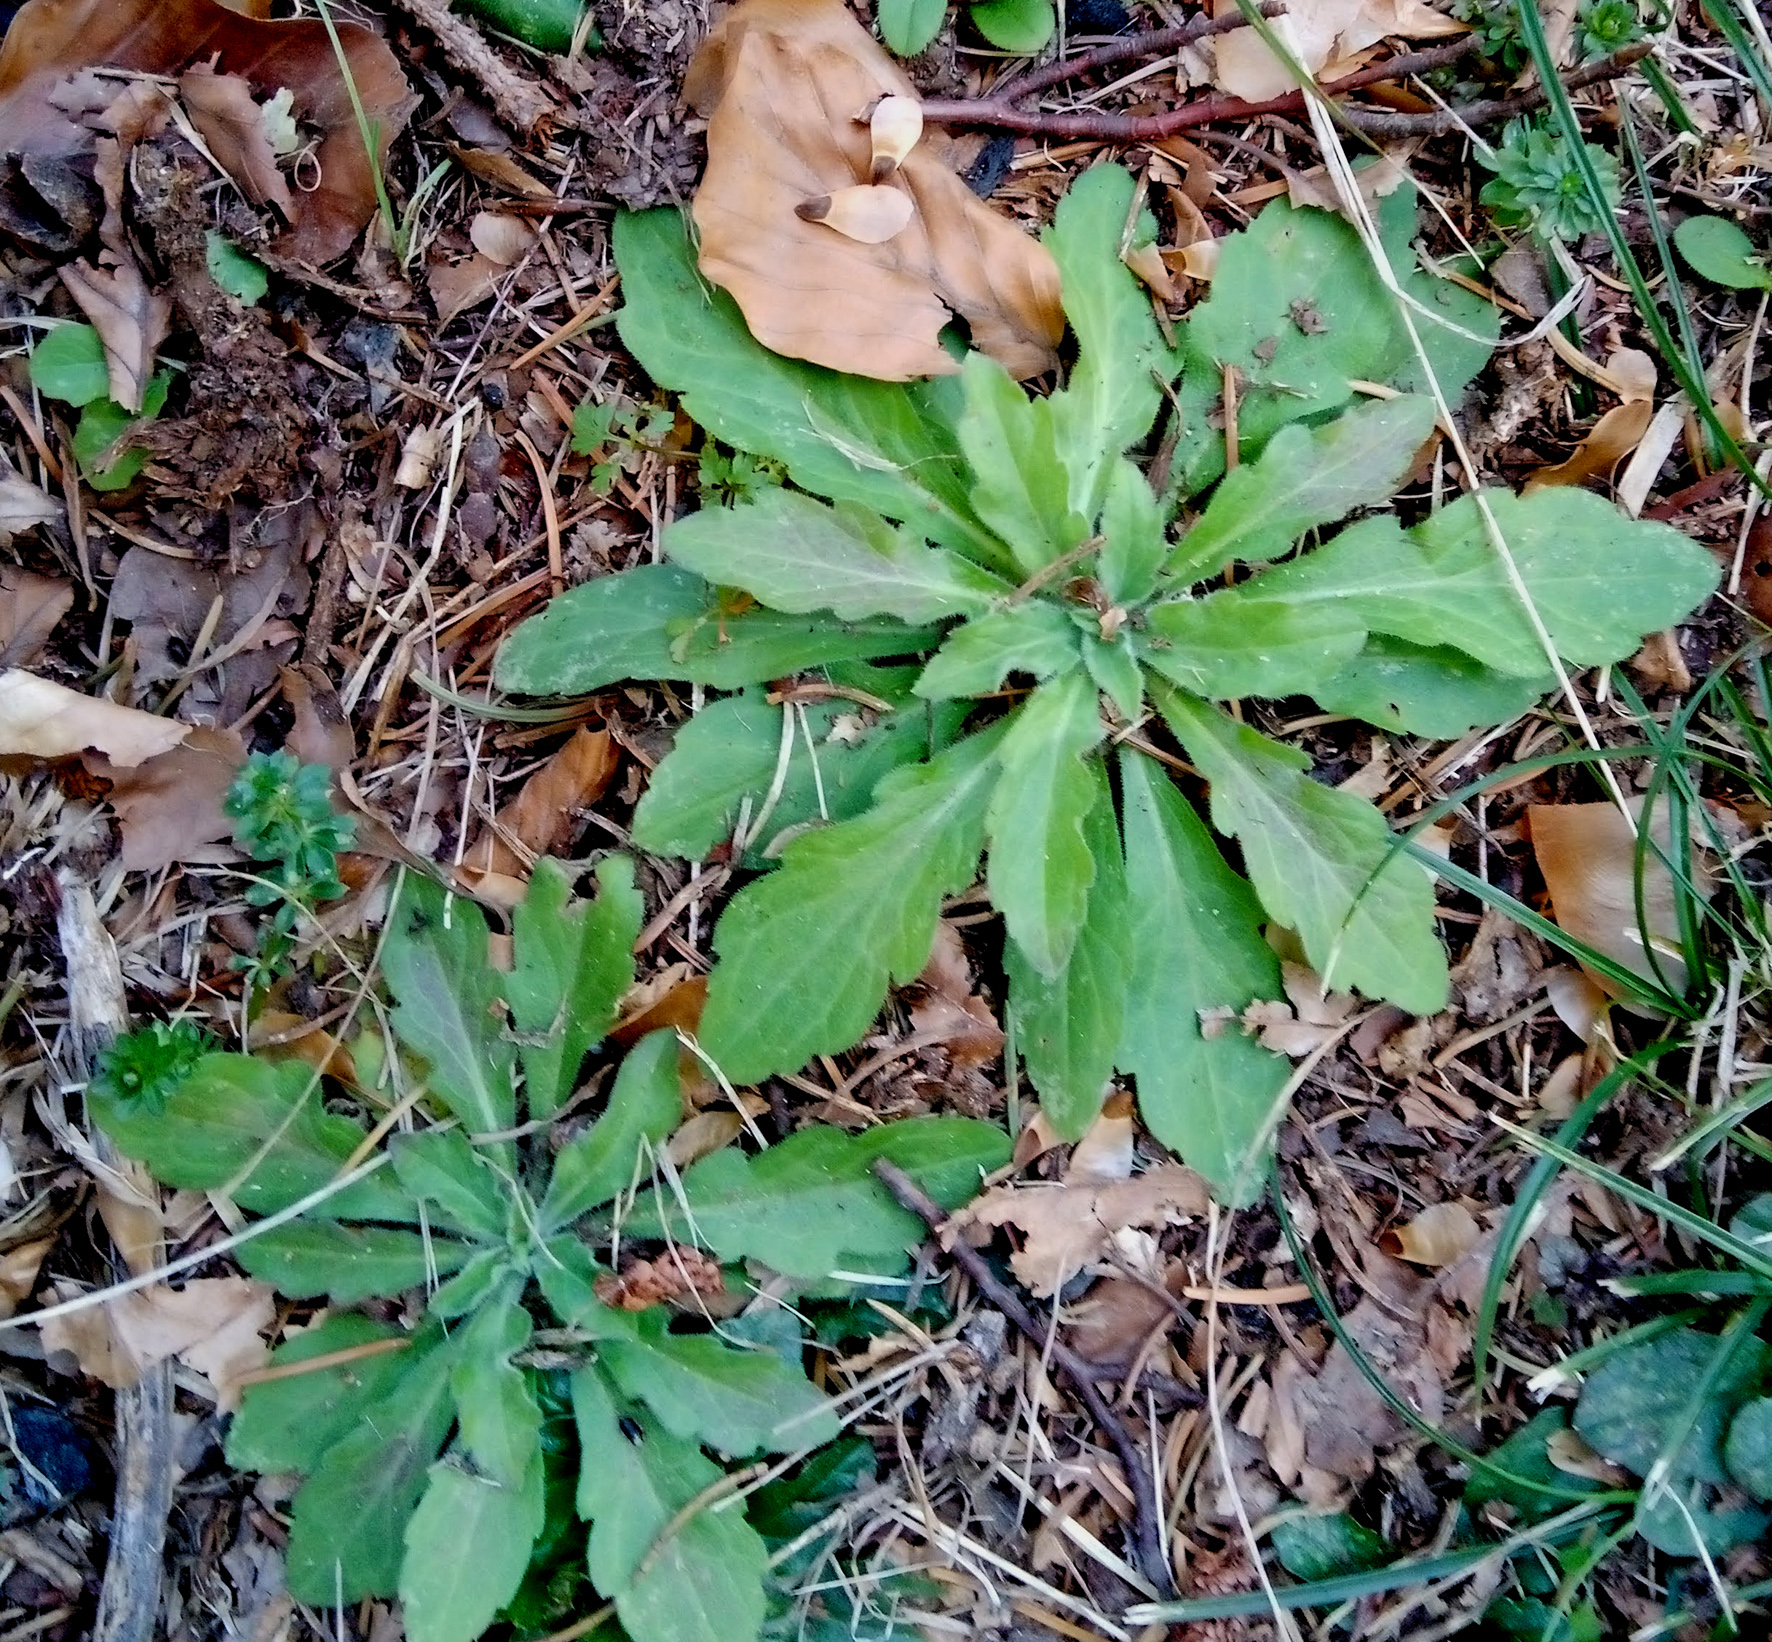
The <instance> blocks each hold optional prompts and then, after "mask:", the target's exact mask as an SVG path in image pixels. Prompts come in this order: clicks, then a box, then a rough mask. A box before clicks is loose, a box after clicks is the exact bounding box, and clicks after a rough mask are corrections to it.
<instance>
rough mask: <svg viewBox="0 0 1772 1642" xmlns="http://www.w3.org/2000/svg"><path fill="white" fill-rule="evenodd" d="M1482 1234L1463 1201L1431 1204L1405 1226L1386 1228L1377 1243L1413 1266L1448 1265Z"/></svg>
mask: <svg viewBox="0 0 1772 1642" xmlns="http://www.w3.org/2000/svg"><path fill="white" fill-rule="evenodd" d="M1482 1235H1483V1228H1482V1227H1481V1226H1479V1225H1478V1224H1477V1220H1476V1216H1475V1215H1473V1214H1472V1213H1471V1212H1470V1210H1469V1209H1467V1208H1466V1207H1465V1206H1464V1205H1463V1204H1462V1203H1433V1204H1430V1205H1429V1206H1428V1207H1427V1208H1425V1209H1423V1210H1422V1211H1421V1213H1420V1214H1418V1215H1416V1217H1415V1218H1414V1219H1413V1220H1411V1221H1409V1222H1408V1223H1407V1224H1406V1225H1402V1226H1396V1227H1393V1228H1392V1229H1391V1230H1390V1231H1387V1232H1386V1233H1385V1234H1384V1236H1383V1237H1381V1238H1380V1239H1379V1240H1378V1246H1379V1247H1380V1248H1381V1249H1383V1250H1384V1252H1385V1253H1386V1254H1394V1255H1396V1256H1397V1257H1398V1258H1399V1259H1402V1260H1407V1261H1408V1262H1409V1263H1410V1265H1412V1266H1449V1265H1451V1264H1452V1263H1453V1261H1455V1260H1458V1259H1460V1258H1462V1256H1463V1255H1464V1254H1465V1253H1466V1252H1468V1250H1469V1249H1470V1247H1471V1245H1472V1244H1474V1243H1475V1242H1476V1241H1477V1239H1478V1238H1479V1237H1481V1236H1482Z"/></svg>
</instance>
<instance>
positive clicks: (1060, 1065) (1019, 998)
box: [1003, 761, 1135, 1140]
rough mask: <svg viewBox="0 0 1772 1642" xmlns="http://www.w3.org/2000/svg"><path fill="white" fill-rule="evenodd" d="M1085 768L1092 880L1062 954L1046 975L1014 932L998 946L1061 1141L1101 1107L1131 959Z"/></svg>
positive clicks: (1098, 774)
mask: <svg viewBox="0 0 1772 1642" xmlns="http://www.w3.org/2000/svg"><path fill="white" fill-rule="evenodd" d="M1091 769H1092V773H1093V778H1094V780H1095V782H1096V783H1097V787H1098V791H1097V795H1096V799H1095V802H1094V803H1093V804H1092V805H1091V806H1090V808H1089V813H1088V816H1087V817H1086V818H1085V820H1084V822H1083V838H1084V841H1085V842H1086V843H1087V844H1088V846H1089V853H1090V855H1091V857H1092V858H1093V859H1094V862H1095V881H1094V882H1093V883H1092V884H1091V885H1090V886H1089V910H1088V911H1087V912H1086V913H1085V914H1084V917H1083V924H1082V927H1081V928H1080V929H1079V930H1078V931H1077V941H1076V945H1075V946H1073V947H1072V948H1071V956H1070V961H1069V962H1068V963H1067V964H1065V966H1064V968H1063V969H1062V970H1060V971H1059V973H1058V974H1057V975H1055V976H1053V977H1051V978H1050V979H1048V978H1047V977H1046V976H1044V975H1042V974H1041V973H1040V972H1039V971H1038V970H1037V969H1035V968H1034V966H1033V965H1032V964H1030V963H1029V962H1028V961H1027V959H1026V958H1024V957H1023V956H1022V953H1021V949H1020V948H1019V947H1018V946H1016V944H1015V943H1014V942H1013V941H1010V942H1006V943H1005V944H1004V947H1003V968H1004V971H1005V973H1006V974H1007V975H1008V977H1009V1007H1010V1009H1011V1011H1012V1012H1013V1014H1014V1017H1015V1039H1016V1044H1017V1045H1018V1047H1019V1048H1020V1050H1021V1055H1022V1059H1023V1060H1024V1061H1026V1063H1027V1069H1028V1076H1029V1077H1031V1078H1032V1079H1033V1081H1034V1087H1035V1088H1036V1089H1038V1090H1039V1091H1040V1110H1041V1111H1042V1112H1044V1113H1045V1114H1046V1118H1047V1120H1048V1121H1049V1122H1050V1123H1051V1124H1052V1126H1053V1128H1054V1129H1055V1130H1056V1131H1057V1133H1058V1134H1059V1136H1060V1137H1061V1138H1062V1139H1065V1140H1076V1139H1079V1138H1080V1137H1081V1136H1082V1134H1083V1131H1084V1130H1085V1129H1087V1128H1088V1127H1089V1125H1090V1123H1091V1122H1093V1121H1094V1119H1095V1116H1096V1114H1097V1113H1098V1112H1100V1110H1101V1102H1102V1097H1103V1096H1104V1094H1105V1093H1106V1091H1107V1085H1108V1079H1109V1078H1110V1077H1112V1076H1113V1070H1114V1057H1115V1053H1116V1051H1117V1050H1118V1049H1119V1047H1120V1039H1121V1032H1122V1029H1123V1027H1124V1024H1125V1015H1126V1002H1127V988H1128V984H1129V981H1130V978H1131V976H1132V972H1133V963H1134V961H1135V956H1134V947H1133V944H1132V936H1131V924H1130V921H1129V915H1130V908H1129V906H1128V903H1127V898H1126V864H1125V861H1124V860H1123V858H1122V856H1121V853H1120V834H1119V830H1118V828H1117V827H1116V826H1115V823H1114V803H1113V798H1112V795H1111V794H1110V793H1109V792H1108V791H1107V770H1106V768H1105V767H1104V766H1103V765H1102V764H1101V763H1100V762H1099V761H1091Z"/></svg>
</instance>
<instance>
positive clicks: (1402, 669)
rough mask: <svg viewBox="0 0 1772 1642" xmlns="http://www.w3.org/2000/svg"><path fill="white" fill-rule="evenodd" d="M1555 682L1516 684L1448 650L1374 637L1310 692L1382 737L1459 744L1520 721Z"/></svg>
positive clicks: (1517, 681) (1529, 680) (1548, 678)
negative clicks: (1477, 731)
mask: <svg viewBox="0 0 1772 1642" xmlns="http://www.w3.org/2000/svg"><path fill="white" fill-rule="evenodd" d="M1555 683H1556V680H1555V679H1554V678H1552V677H1551V676H1550V675H1549V674H1546V675H1545V676H1544V677H1543V678H1517V677H1515V676H1514V675H1513V674H1512V673H1498V672H1496V671H1495V669H1494V668H1493V667H1485V666H1484V665H1483V664H1482V663H1481V662H1480V661H1477V660H1475V659H1473V658H1472V657H1470V656H1467V655H1465V654H1464V652H1463V651H1462V650H1453V649H1449V648H1447V647H1445V646H1440V647H1438V648H1433V649H1430V648H1428V647H1426V646H1424V645H1419V644H1411V643H1409V641H1408V640H1407V639H1399V638H1392V637H1391V636H1390V635H1389V634H1388V633H1372V634H1369V635H1368V636H1367V639H1366V644H1365V647H1364V648H1363V649H1362V650H1361V651H1360V653H1359V654H1358V655H1357V656H1355V657H1354V658H1353V659H1352V660H1351V661H1349V662H1348V663H1347V664H1346V665H1345V666H1344V667H1342V668H1341V670H1340V671H1339V672H1337V673H1336V674H1335V676H1334V677H1333V678H1328V679H1323V680H1321V681H1319V682H1318V683H1316V684H1313V685H1311V686H1310V694H1311V695H1312V696H1314V697H1315V698H1316V700H1317V704H1318V705H1319V706H1321V707H1322V708H1323V709H1324V710H1325V711H1326V712H1331V713H1351V714H1352V715H1353V716H1354V717H1355V718H1363V719H1365V721H1366V722H1367V723H1368V724H1376V725H1377V726H1378V727H1379V728H1380V729H1381V730H1398V731H1402V732H1404V733H1406V734H1409V735H1420V736H1429V737H1431V738H1432V739H1434V740H1436V741H1453V740H1456V739H1457V738H1458V737H1459V736H1461V735H1463V734H1464V733H1465V731H1466V730H1469V729H1472V728H1474V727H1475V726H1476V725H1478V724H1505V723H1506V722H1507V721H1508V720H1509V719H1512V718H1518V717H1519V715H1520V714H1521V713H1523V712H1525V711H1526V709H1527V708H1528V707H1530V706H1531V705H1532V703H1533V702H1535V701H1537V700H1538V698H1539V697H1540V696H1542V695H1543V694H1544V693H1545V691H1547V690H1549V689H1550V688H1551V687H1552V686H1553V685H1554V684H1555Z"/></svg>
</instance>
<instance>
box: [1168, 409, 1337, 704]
mask: <svg viewBox="0 0 1772 1642" xmlns="http://www.w3.org/2000/svg"><path fill="white" fill-rule="evenodd" d="M1276 443H1278V441H1276ZM1147 623H1148V629H1149V636H1148V637H1147V638H1146V639H1145V641H1144V643H1143V644H1142V645H1141V646H1140V651H1141V654H1142V658H1143V660H1144V664H1145V665H1146V666H1147V667H1150V668H1153V669H1154V670H1155V671H1157V672H1159V673H1161V674H1162V675H1163V677H1164V678H1166V679H1169V680H1170V681H1171V682H1173V683H1175V684H1179V685H1180V686H1181V687H1182V688H1183V689H1184V690H1189V691H1192V692H1193V693H1194V694H1195V695H1201V696H1206V697H1208V698H1210V699H1213V700H1218V701H1223V700H1230V699H1234V698H1235V697H1238V696H1268V697H1279V696H1291V695H1299V694H1302V693H1305V692H1308V691H1314V690H1315V689H1316V687H1317V685H1318V684H1320V683H1323V682H1324V681H1325V680H1328V679H1332V678H1334V677H1335V676H1336V675H1337V674H1338V673H1339V672H1340V671H1341V669H1342V668H1343V667H1345V666H1346V665H1347V664H1348V663H1349V662H1350V661H1352V660H1353V658H1354V657H1355V656H1357V655H1358V654H1359V653H1360V648H1361V646H1362V645H1364V644H1365V642H1366V628H1365V626H1364V624H1362V622H1361V621H1360V620H1359V618H1358V616H1357V615H1355V614H1354V613H1353V612H1352V611H1348V610H1323V609H1320V608H1318V607H1317V606H1314V605H1313V606H1309V607H1306V606H1302V605H1296V604H1288V603H1286V602H1284V601H1282V600H1278V599H1265V598H1263V597H1262V596H1261V582H1260V581H1259V580H1258V581H1255V582H1253V583H1249V584H1247V585H1245V586H1243V587H1221V588H1219V589H1218V590H1217V591H1216V592H1214V593H1208V594H1207V595H1206V596H1205V597H1204V598H1202V599H1194V598H1187V599H1172V600H1170V601H1169V602H1168V603H1165V604H1159V605H1155V606H1153V607H1152V608H1151V610H1150V612H1149V614H1148V616H1147Z"/></svg>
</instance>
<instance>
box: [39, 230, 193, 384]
mask: <svg viewBox="0 0 1772 1642" xmlns="http://www.w3.org/2000/svg"><path fill="white" fill-rule="evenodd" d="M61 274H62V284H64V285H65V286H67V288H68V294H69V295H70V296H71V297H73V299H74V300H75V301H76V302H77V303H79V304H80V311H81V312H82V313H84V314H85V315H86V317H87V318H88V319H89V320H91V321H92V328H93V329H94V330H95V331H97V332H98V335H99V340H100V341H101V342H103V343H104V345H105V369H106V372H107V373H108V374H109V376H110V394H111V397H112V398H113V399H114V400H116V401H117V403H118V404H119V405H121V406H122V407H123V408H124V409H125V410H128V411H139V410H140V409H141V408H142V396H143V395H144V394H145V393H146V392H147V391H148V380H149V378H150V377H152V376H153V374H154V354H155V351H156V350H157V349H158V348H159V346H160V344H161V343H162V342H164V341H165V340H166V338H167V336H168V335H169V334H170V332H171V330H172V298H171V297H170V296H169V295H168V294H167V293H166V292H164V291H152V290H149V288H148V282H147V280H146V279H144V278H143V277H142V271H141V269H140V268H138V267H137V266H136V263H135V259H134V257H132V256H127V255H126V256H123V257H116V256H112V257H110V260H109V261H108V263H107V265H106V266H104V267H99V268H95V267H94V266H93V265H92V264H91V263H90V262H85V261H81V262H74V263H70V264H69V265H68V266H67V267H65V268H63V269H62V271H61Z"/></svg>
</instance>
